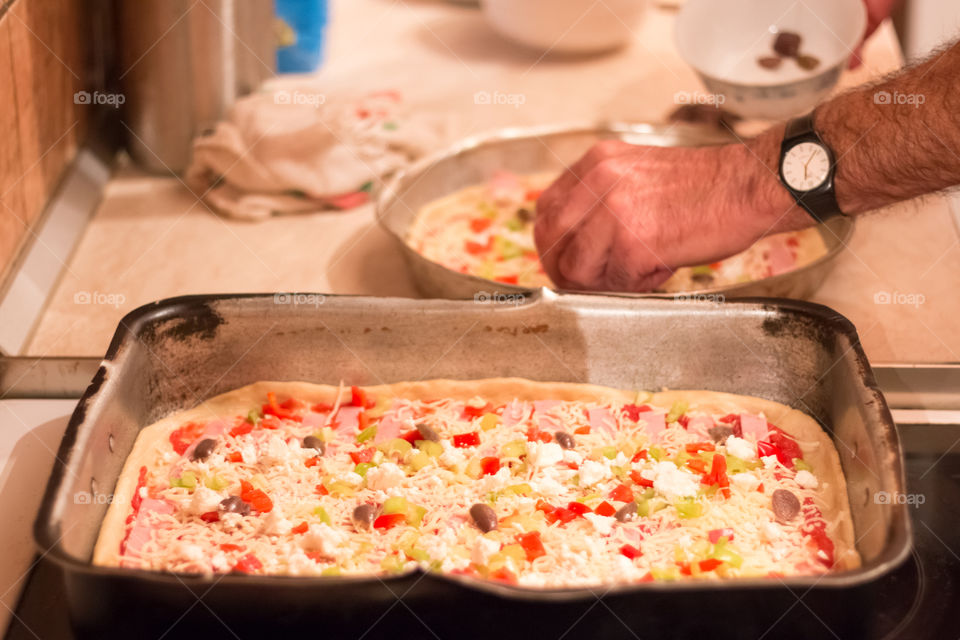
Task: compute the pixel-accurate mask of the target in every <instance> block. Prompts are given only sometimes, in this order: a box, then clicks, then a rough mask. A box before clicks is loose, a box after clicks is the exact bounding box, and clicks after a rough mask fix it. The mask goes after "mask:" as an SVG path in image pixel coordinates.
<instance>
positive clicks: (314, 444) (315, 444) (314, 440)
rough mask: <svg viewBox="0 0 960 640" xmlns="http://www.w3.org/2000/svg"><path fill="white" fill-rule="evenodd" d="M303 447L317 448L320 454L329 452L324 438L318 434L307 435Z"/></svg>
mask: <svg viewBox="0 0 960 640" xmlns="http://www.w3.org/2000/svg"><path fill="white" fill-rule="evenodd" d="M303 448H304V449H316V450H317V454H318V455H321V456H322V455H323V454H325V453H326V452H327V445H325V444H324V443H323V440H321V439H320V438H318V437H317V436H307V437H306V438H304V439H303Z"/></svg>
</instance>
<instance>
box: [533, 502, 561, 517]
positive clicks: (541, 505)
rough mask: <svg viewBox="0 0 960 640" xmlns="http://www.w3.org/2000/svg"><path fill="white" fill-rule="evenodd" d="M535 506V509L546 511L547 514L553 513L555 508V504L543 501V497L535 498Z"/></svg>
mask: <svg viewBox="0 0 960 640" xmlns="http://www.w3.org/2000/svg"><path fill="white" fill-rule="evenodd" d="M535 508H536V510H537V511H543V512H544V513H547V514H550V513H553V512H554V511H556V510H557V508H556V507H555V506H553V505H552V504H550V503H549V502H547V501H545V500H544V499H543V498H538V499H537V504H536V507H535Z"/></svg>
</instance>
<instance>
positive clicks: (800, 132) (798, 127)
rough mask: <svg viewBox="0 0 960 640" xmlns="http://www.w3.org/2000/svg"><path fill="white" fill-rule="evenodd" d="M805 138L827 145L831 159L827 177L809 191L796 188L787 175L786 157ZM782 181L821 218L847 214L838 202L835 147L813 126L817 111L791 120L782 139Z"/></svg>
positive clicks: (798, 202)
mask: <svg viewBox="0 0 960 640" xmlns="http://www.w3.org/2000/svg"><path fill="white" fill-rule="evenodd" d="M802 142H815V143H817V144H819V145H820V146H821V147H823V148H824V149H825V150H826V152H827V156H828V157H829V159H830V171H829V172H828V173H827V178H826V179H825V180H824V181H823V182H822V183H821V184H820V185H819V186H817V187H816V188H814V189H811V190H809V191H799V190H797V189H794V188H792V187H791V186H790V185H789V184H787V181H786V180H785V179H784V177H783V158H784V156H786V154H787V151H789V150H790V149H791V148H793V147H794V146H796V145H798V144H800V143H802ZM778 169H779V171H778V173H779V175H780V183H781V184H782V185H783V186H784V187H786V189H787V191H789V192H790V194H791V195H792V196H793V197H794V199H795V200H796V201H797V204H798V205H800V206H801V207H803V208H804V209H805V210H806V211H807V213H809V214H810V215H811V217H813V219H814V220H816V221H817V222H826V221H827V220H829V219H831V218H835V217H837V216H842V215H844V213H843V211H841V210H840V205H839V204H837V192H836V189H835V188H834V176H835V175H836V171H837V160H836V157H834V155H833V150H832V149H831V148H830V146H829V145H827V143H826V142H824V141H823V139H822V138H821V137H820V136H819V135H818V134H817V131H816V129H814V128H813V113H812V112H811V113H808V114H807V115H805V116H801V117H799V118H793V119H792V120H790V121H789V122H787V127H786V130H785V131H784V134H783V142H781V143H780V166H779V167H778Z"/></svg>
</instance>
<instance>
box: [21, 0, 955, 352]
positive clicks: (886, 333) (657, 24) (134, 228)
mask: <svg viewBox="0 0 960 640" xmlns="http://www.w3.org/2000/svg"><path fill="white" fill-rule="evenodd" d="M332 9H333V19H332V24H331V27H330V29H329V30H328V37H329V47H328V50H327V61H328V62H327V64H326V66H325V67H324V68H323V69H322V70H321V72H320V73H319V74H318V78H317V80H318V82H319V83H320V86H323V87H329V88H330V89H331V91H356V92H360V91H365V90H372V89H387V88H398V89H400V90H402V92H403V93H404V96H405V99H406V100H407V101H408V102H409V103H410V104H411V105H413V106H414V107H415V108H417V109H419V110H424V111H428V112H432V113H436V114H437V118H438V119H443V120H444V121H445V122H446V123H447V125H448V126H449V129H450V137H451V139H456V138H458V137H461V136H465V135H470V134H477V133H482V132H486V131H490V130H493V129H496V128H498V127H503V126H509V125H532V124H546V123H559V122H573V121H595V120H598V119H603V118H612V119H619V120H627V121H635V122H644V121H648V122H655V121H662V120H663V119H664V118H665V116H666V114H667V113H669V112H670V111H671V110H672V109H673V108H675V106H676V101H675V94H676V93H677V92H678V91H687V92H693V91H702V90H703V89H702V87H701V86H700V84H699V82H698V80H697V78H696V76H695V74H694V73H693V71H692V70H691V69H690V68H688V67H687V66H686V65H685V64H684V63H683V62H682V61H681V60H680V58H679V56H678V54H677V52H676V50H675V48H674V45H673V38H672V33H673V30H672V28H673V14H672V13H671V12H670V11H667V10H664V9H653V10H651V11H650V13H649V14H648V15H647V16H646V18H645V20H644V22H643V23H642V25H641V26H639V27H638V28H637V30H636V33H635V35H634V38H633V41H632V43H631V44H630V45H629V46H628V47H626V48H625V49H622V50H620V51H618V52H615V53H613V54H609V55H604V56H591V57H579V58H571V57H558V56H553V55H548V56H542V55H541V54H540V53H537V52H532V51H528V50H526V49H522V48H520V47H518V46H515V45H513V44H511V43H509V42H506V41H504V40H503V39H501V38H500V37H499V36H497V35H496V34H495V33H494V32H492V31H491V30H490V28H489V27H487V26H486V24H485V22H484V21H483V19H482V17H481V15H480V13H479V11H478V10H476V9H471V8H467V7H459V6H455V5H453V4H449V3H435V2H416V3H407V2H388V1H386V0H350V1H349V2H347V1H345V0H341V1H340V2H335V3H333V8H332ZM864 59H865V65H864V66H863V67H861V68H859V69H857V70H854V71H848V72H846V73H845V74H844V76H843V78H842V80H841V84H842V86H852V85H856V84H859V83H862V82H864V81H867V80H869V79H870V78H874V77H877V76H880V75H882V74H884V73H887V72H889V71H891V70H893V69H896V68H897V67H898V66H900V64H901V58H900V54H899V48H898V47H897V44H896V38H895V35H894V33H893V30H892V27H890V25H889V24H886V25H884V26H883V27H882V28H881V29H880V31H878V33H877V34H875V35H874V37H873V38H872V39H871V40H870V41H869V42H868V44H867V47H866V50H865V53H864ZM279 82H283V81H282V80H281V81H279ZM477 91H487V92H490V93H493V92H497V91H499V92H502V93H505V94H518V95H522V96H523V101H522V104H519V105H518V104H476V101H475V100H474V94H475V92H477ZM514 102H516V101H514ZM958 274H960V242H958V233H957V229H956V226H955V224H954V221H953V217H952V216H951V212H950V209H949V207H948V202H947V200H946V199H945V198H943V197H939V196H932V197H929V198H927V199H924V200H921V201H914V202H910V203H905V204H902V205H899V206H897V207H893V208H891V209H890V210H888V211H885V212H880V213H876V214H873V215H870V216H867V217H864V218H861V219H860V220H858V224H857V229H856V232H855V235H854V237H853V239H852V241H851V242H850V243H849V246H848V247H847V250H846V251H844V253H843V255H842V256H841V257H840V259H839V260H838V262H837V266H836V268H835V269H834V270H833V271H832V273H831V274H830V276H829V277H828V278H827V279H826V280H825V281H824V282H823V284H822V285H821V286H820V288H819V289H818V290H817V292H816V293H815V294H814V296H813V298H812V299H813V300H814V301H815V302H820V303H823V304H827V305H829V306H831V307H833V308H835V309H837V310H838V311H840V312H841V313H843V314H845V315H846V316H848V317H849V318H850V319H851V320H853V322H854V323H855V325H856V326H857V328H858V330H859V331H860V334H861V338H862V340H863V344H864V347H865V349H866V352H867V355H868V356H869V357H870V359H871V360H872V361H874V362H880V361H899V362H944V361H958V360H960V356H958V354H960V332H957V331H954V330H952V326H951V325H952V324H953V323H954V322H955V321H954V317H955V316H956V315H957V312H958V311H960V300H958V297H957V296H956V295H955V294H954V293H953V292H954V291H955V290H956V289H957V287H956V284H957V280H958V279H960V275H958ZM271 291H314V292H332V293H350V294H365V295H391V296H415V295H417V294H416V290H415V288H414V287H413V285H412V283H411V281H410V278H409V275H408V272H407V270H406V267H405V265H404V263H403V259H402V257H401V255H400V252H399V251H398V248H397V247H396V246H395V245H394V244H393V243H392V240H391V239H390V238H389V237H388V236H386V235H385V234H384V233H383V232H382V231H381V230H380V229H379V228H378V227H377V226H376V224H375V223H374V217H373V208H372V206H371V205H367V206H364V207H361V208H359V209H355V210H353V211H349V212H344V213H329V212H328V213H314V214H307V215H298V216H285V217H282V218H273V219H271V220H268V221H265V222H257V223H248V222H238V221H231V220H225V219H223V218H220V217H218V216H217V215H215V214H213V213H211V212H210V211H209V210H208V209H207V208H206V207H205V206H204V205H203V204H202V203H201V202H198V201H197V199H196V198H195V197H194V196H193V195H192V194H191V193H190V192H189V191H188V190H187V189H186V187H185V186H184V185H183V184H182V183H181V182H180V181H179V179H177V178H175V177H157V176H151V175H147V174H144V173H142V172H140V171H139V170H137V169H135V168H133V167H131V166H129V164H128V163H126V162H123V161H121V162H120V163H119V164H118V168H117V170H116V172H115V175H114V177H113V179H112V180H111V182H110V184H109V185H108V187H107V190H106V193H105V197H104V200H103V202H102V204H101V206H100V207H99V210H98V211H97V213H96V214H95V216H94V218H93V219H92V220H91V222H90V224H89V225H88V227H87V229H86V231H85V234H84V236H83V237H82V238H81V241H80V243H79V246H78V248H77V250H76V251H75V253H74V255H73V257H72V259H71V260H70V262H69V264H68V265H66V267H65V270H64V274H63V276H62V279H61V281H60V282H59V285H58V286H57V288H56V289H55V290H54V293H53V294H52V297H51V299H50V301H49V303H48V307H47V310H46V312H45V314H44V315H43V317H42V318H41V320H40V322H39V324H38V326H37V328H36V330H35V332H34V335H33V337H32V340H31V341H30V343H29V345H28V348H27V353H28V354H29V355H38V356H39V355H100V354H102V353H104V351H105V350H106V347H107V345H108V343H109V341H110V338H111V336H112V334H113V331H114V329H115V327H116V326H117V323H118V322H119V320H120V319H121V318H122V316H123V315H124V314H125V313H127V312H128V311H130V310H131V309H134V308H136V307H137V306H139V305H141V304H144V303H147V302H150V301H153V300H157V299H160V298H165V297H170V296H175V295H181V294H189V293H230V292H271ZM887 301H889V302H887Z"/></svg>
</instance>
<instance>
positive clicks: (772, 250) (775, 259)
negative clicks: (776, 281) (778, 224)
mask: <svg viewBox="0 0 960 640" xmlns="http://www.w3.org/2000/svg"><path fill="white" fill-rule="evenodd" d="M769 240H770V242H769V244H768V255H769V259H770V275H772V276H775V275H779V274H781V273H786V272H787V271H790V270H791V269H793V267H794V266H795V265H796V263H797V259H796V257H795V256H794V254H793V250H792V249H791V248H790V247H788V246H787V244H786V242H785V241H784V240H783V239H781V238H770V239H769Z"/></svg>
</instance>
